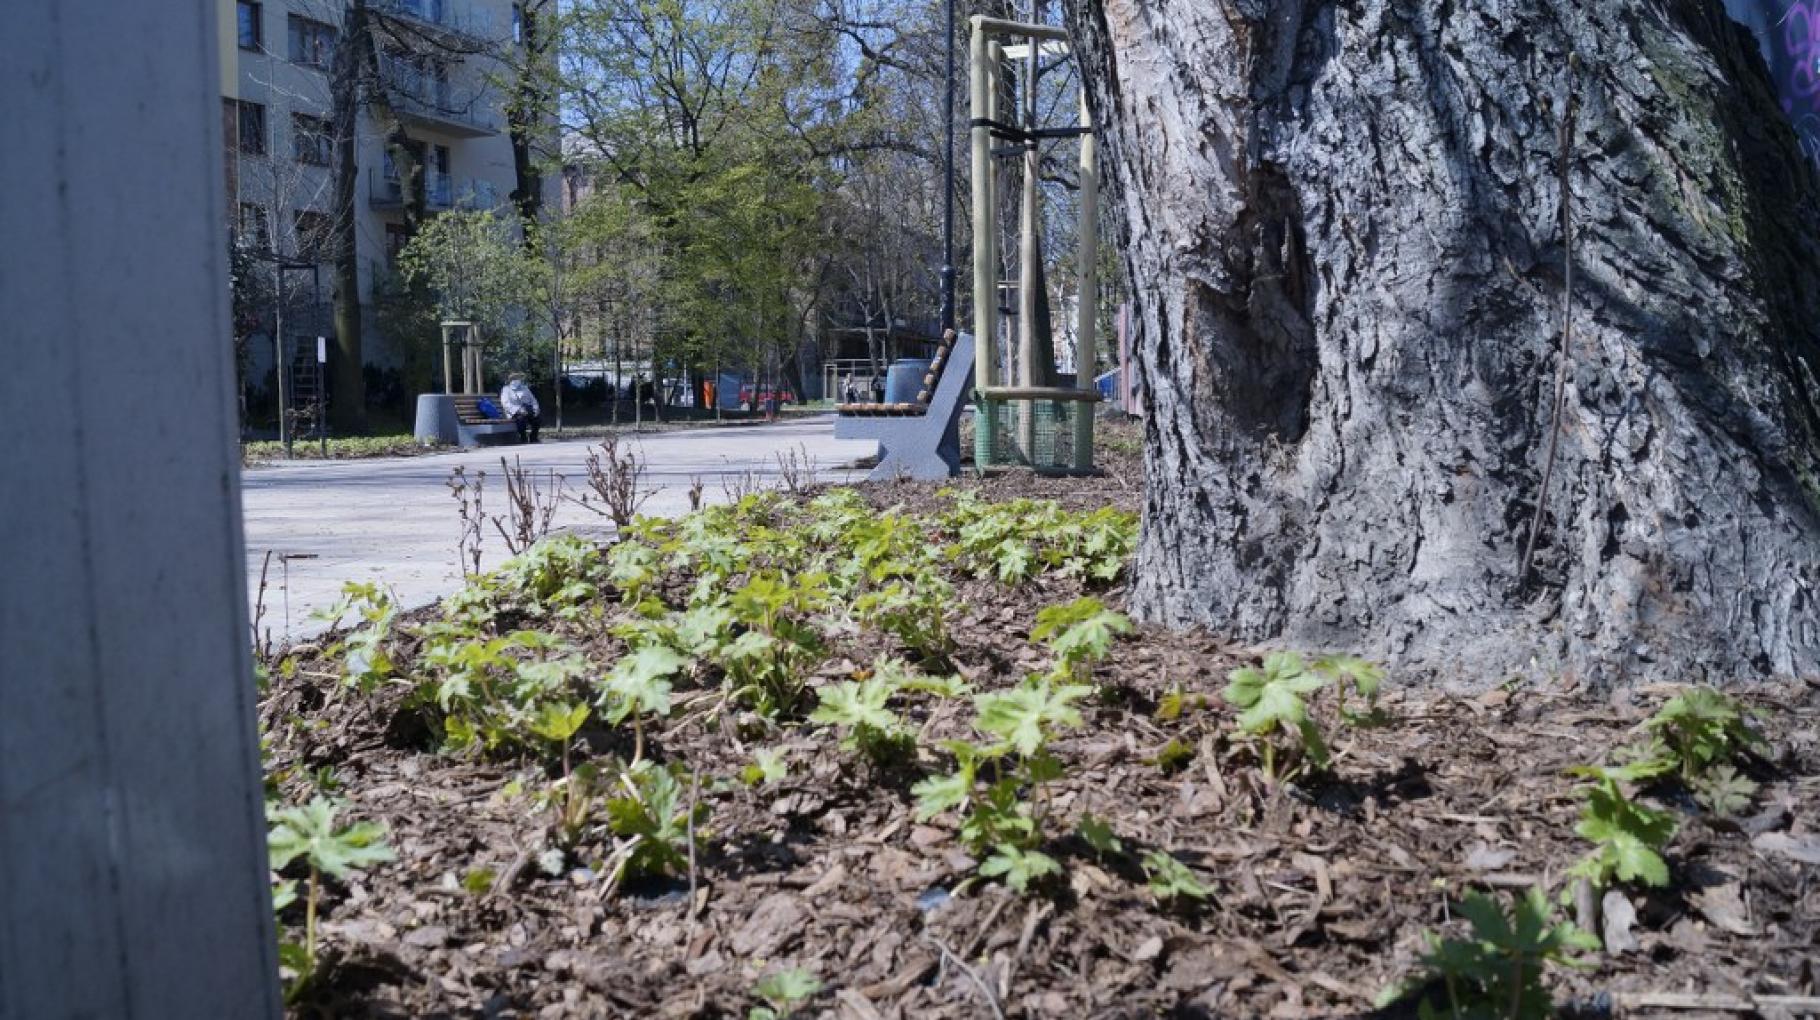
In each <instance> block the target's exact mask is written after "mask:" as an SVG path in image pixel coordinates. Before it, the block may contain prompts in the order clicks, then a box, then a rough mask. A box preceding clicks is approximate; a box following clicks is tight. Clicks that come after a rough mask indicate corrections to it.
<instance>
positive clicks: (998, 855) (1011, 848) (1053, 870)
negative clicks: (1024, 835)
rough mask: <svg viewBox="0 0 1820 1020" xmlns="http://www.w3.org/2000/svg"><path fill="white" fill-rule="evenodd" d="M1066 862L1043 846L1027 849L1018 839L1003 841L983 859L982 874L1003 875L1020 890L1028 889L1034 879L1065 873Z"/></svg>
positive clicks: (1007, 883)
mask: <svg viewBox="0 0 1820 1020" xmlns="http://www.w3.org/2000/svg"><path fill="white" fill-rule="evenodd" d="M1061 871H1062V866H1061V865H1060V864H1059V863H1057V862H1056V859H1055V858H1053V857H1051V856H1049V855H1048V854H1046V853H1043V852H1042V851H1041V850H1034V849H1027V848H1025V847H1021V846H1018V845H1017V844H1015V843H1000V844H998V845H996V846H994V847H993V848H992V855H991V856H989V857H987V858H986V859H985V860H984V861H981V862H980V874H981V875H982V876H984V877H986V878H1002V879H1004V882H1005V884H1006V885H1008V886H1010V887H1011V888H1012V889H1013V890H1014V891H1016V892H1020V893H1021V892H1026V891H1028V890H1029V888H1030V883H1032V882H1036V881H1039V880H1041V879H1043V878H1047V877H1048V876H1050V875H1058V874H1061Z"/></svg>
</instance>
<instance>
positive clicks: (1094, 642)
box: [1030, 596, 1131, 666]
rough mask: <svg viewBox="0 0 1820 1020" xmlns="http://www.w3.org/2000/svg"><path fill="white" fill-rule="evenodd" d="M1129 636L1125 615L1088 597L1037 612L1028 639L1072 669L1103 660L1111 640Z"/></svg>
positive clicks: (1129, 628) (1128, 621)
mask: <svg viewBox="0 0 1820 1020" xmlns="http://www.w3.org/2000/svg"><path fill="white" fill-rule="evenodd" d="M1129 633H1131V621H1130V620H1129V619H1127V618H1126V617H1125V614H1123V613H1117V612H1113V611H1112V610H1110V609H1107V608H1106V606H1105V605H1104V604H1103V603H1101V602H1100V600H1099V599H1096V598H1093V597H1091V596H1088V597H1085V598H1079V599H1075V600H1074V601H1073V602H1067V603H1063V604H1061V605H1057V606H1049V607H1047V608H1045V609H1043V610H1042V611H1040V612H1038V613H1037V614H1036V627H1035V628H1034V629H1033V630H1031V632H1030V639H1031V640H1032V641H1041V642H1044V643H1046V644H1048V645H1049V647H1050V648H1052V649H1054V651H1055V654H1056V656H1057V657H1058V658H1059V659H1061V661H1062V662H1063V663H1065V664H1067V665H1070V666H1074V665H1077V664H1080V663H1087V662H1097V661H1098V660H1100V659H1103V658H1105V657H1106V653H1107V652H1109V651H1110V650H1111V648H1112V641H1113V638H1114V637H1116V636H1117V635H1119V634H1129Z"/></svg>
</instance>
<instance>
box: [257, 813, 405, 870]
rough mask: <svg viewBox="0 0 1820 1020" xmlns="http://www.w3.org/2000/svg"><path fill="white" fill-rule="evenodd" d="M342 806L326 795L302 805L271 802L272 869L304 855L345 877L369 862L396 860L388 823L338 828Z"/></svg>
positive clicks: (269, 847)
mask: <svg viewBox="0 0 1820 1020" xmlns="http://www.w3.org/2000/svg"><path fill="white" fill-rule="evenodd" d="M341 806H342V805H341V802H339V801H331V800H329V799H328V798H326V797H316V798H313V799H312V800H311V801H310V802H309V803H308V804H305V805H304V806H302V807H284V808H281V807H276V806H272V805H268V806H267V808H266V820H267V821H268V822H269V823H270V824H271V826H272V828H271V831H270V832H269V833H268V834H267V836H266V847H267V850H268V852H269V856H270V858H271V861H270V863H271V867H272V870H273V871H277V870H279V869H282V868H283V867H284V866H285V865H287V864H289V863H291V862H292V861H294V860H296V859H297V858H299V857H302V858H304V859H305V860H307V861H308V862H309V863H310V865H311V866H312V867H314V868H315V869H316V870H318V871H320V872H322V873H323V874H326V875H332V876H334V877H335V878H345V877H346V876H347V875H348V874H349V873H350V872H353V871H357V870H359V869H361V868H364V867H366V866H367V865H369V864H378V863H381V862H384V861H389V860H392V859H393V858H394V856H395V855H394V854H393V853H392V849H391V848H390V847H388V846H386V845H385V842H384V839H385V828H384V826H381V825H379V824H377V823H374V822H357V823H355V824H353V825H349V826H346V827H344V828H336V826H335V815H336V813H337V812H338V811H339V810H340V808H341Z"/></svg>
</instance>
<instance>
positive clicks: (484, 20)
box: [373, 0, 503, 41]
mask: <svg viewBox="0 0 1820 1020" xmlns="http://www.w3.org/2000/svg"><path fill="white" fill-rule="evenodd" d="M373 6H374V7H375V8H377V9H378V10H380V11H381V12H383V13H385V14H390V15H393V16H395V17H401V18H409V19H411V20H412V21H415V22H417V23H418V24H421V25H426V26H430V27H433V28H438V29H441V30H443V31H445V32H452V33H455V34H457V35H462V36H466V37H468V38H470V39H482V40H495V41H496V40H497V39H498V38H499V33H500V30H501V29H502V27H503V26H501V25H500V24H499V19H498V18H496V17H495V16H494V14H493V12H492V11H490V10H485V9H477V8H475V7H473V6H472V5H470V4H466V3H461V2H459V0H379V2H378V3H375V4H374V5H373Z"/></svg>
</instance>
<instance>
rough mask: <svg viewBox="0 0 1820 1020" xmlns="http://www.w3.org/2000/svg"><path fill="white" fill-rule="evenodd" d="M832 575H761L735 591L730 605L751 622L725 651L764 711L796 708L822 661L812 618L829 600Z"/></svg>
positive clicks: (738, 682)
mask: <svg viewBox="0 0 1820 1020" xmlns="http://www.w3.org/2000/svg"><path fill="white" fill-rule="evenodd" d="M828 597H829V590H828V575H826V574H824V573H819V572H814V573H810V572H805V573H802V574H797V575H795V576H793V577H786V576H783V575H781V574H769V573H767V574H759V575H757V576H755V577H753V578H752V579H750V580H749V581H747V582H746V584H745V586H744V587H743V588H741V589H739V590H738V591H736V592H734V593H733V597H732V599H731V600H730V602H729V604H728V607H729V608H730V609H731V610H732V611H733V615H734V617H735V618H736V619H737V620H738V621H739V623H740V624H742V625H743V626H745V627H746V632H745V633H743V634H741V635H740V636H739V637H738V638H737V639H736V640H734V641H733V642H732V644H730V645H728V646H727V648H726V649H725V650H724V651H723V653H722V665H723V666H724V667H725V668H726V670H727V672H728V674H729V675H730V676H732V677H733V678H734V681H735V688H736V692H737V693H739V694H742V695H744V696H746V697H748V698H749V699H750V700H751V701H752V704H753V707H754V708H756V709H757V710H758V712H759V713H760V714H761V715H768V716H777V715H784V714H788V713H790V712H793V711H795V710H796V707H797V703H798V701H799V700H800V699H801V697H802V694H803V678H804V676H806V675H807V673H808V670H809V668H810V667H811V666H812V665H813V664H814V663H815V662H817V661H820V659H821V654H822V641H821V635H820V634H818V633H817V632H816V630H815V628H814V627H812V626H811V625H810V624H809V623H808V622H806V621H808V620H809V619H811V618H813V617H814V615H815V614H816V613H818V612H820V611H821V610H823V609H825V608H826V607H827V604H828Z"/></svg>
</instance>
